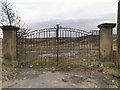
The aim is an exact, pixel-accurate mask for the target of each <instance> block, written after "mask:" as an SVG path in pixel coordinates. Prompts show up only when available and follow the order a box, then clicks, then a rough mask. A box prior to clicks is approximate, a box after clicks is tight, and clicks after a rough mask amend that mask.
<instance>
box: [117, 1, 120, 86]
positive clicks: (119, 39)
mask: <svg viewBox="0 0 120 90" xmlns="http://www.w3.org/2000/svg"><path fill="white" fill-rule="evenodd" d="M117 65H118V76H119V77H120V0H118V17H117ZM118 84H119V86H120V78H118Z"/></svg>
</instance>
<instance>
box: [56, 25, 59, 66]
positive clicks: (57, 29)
mask: <svg viewBox="0 0 120 90" xmlns="http://www.w3.org/2000/svg"><path fill="white" fill-rule="evenodd" d="M58 31H59V25H57V29H56V40H57V66H58V63H59V51H58V50H59V47H58V45H59V41H58V40H59V39H58Z"/></svg>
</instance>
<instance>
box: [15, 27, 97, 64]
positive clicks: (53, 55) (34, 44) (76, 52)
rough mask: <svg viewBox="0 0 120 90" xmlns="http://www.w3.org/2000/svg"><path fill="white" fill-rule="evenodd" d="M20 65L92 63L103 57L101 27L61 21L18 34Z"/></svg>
mask: <svg viewBox="0 0 120 90" xmlns="http://www.w3.org/2000/svg"><path fill="white" fill-rule="evenodd" d="M17 59H18V61H19V64H20V65H29V64H31V63H32V64H33V65H59V64H67V65H68V64H77V65H83V64H88V65H89V64H91V63H96V62H97V61H98V60H99V31H98V30H92V31H90V32H87V31H84V30H79V29H73V28H66V27H61V26H59V25H57V26H56V27H54V28H47V29H40V30H35V31H31V32H28V33H27V34H25V35H24V36H22V37H19V36H18V37H17Z"/></svg>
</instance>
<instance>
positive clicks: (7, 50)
mask: <svg viewBox="0 0 120 90" xmlns="http://www.w3.org/2000/svg"><path fill="white" fill-rule="evenodd" d="M2 30H3V43H2V46H3V49H2V53H3V57H4V60H3V62H5V63H8V64H12V65H13V66H16V65H17V64H18V62H17V58H16V32H17V30H19V28H17V27H14V26H2Z"/></svg>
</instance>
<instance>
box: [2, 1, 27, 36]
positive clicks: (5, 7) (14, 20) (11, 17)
mask: <svg viewBox="0 0 120 90" xmlns="http://www.w3.org/2000/svg"><path fill="white" fill-rule="evenodd" d="M0 4H1V11H0V24H1V25H2V26H5V25H7V26H8V25H9V26H15V27H19V28H20V30H19V31H18V36H20V37H21V36H23V35H24V34H26V33H27V31H28V30H29V28H26V27H25V25H24V24H22V21H21V19H20V16H18V15H17V12H15V11H14V10H13V6H12V4H11V3H10V2H9V1H8V0H2V1H0Z"/></svg>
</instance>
